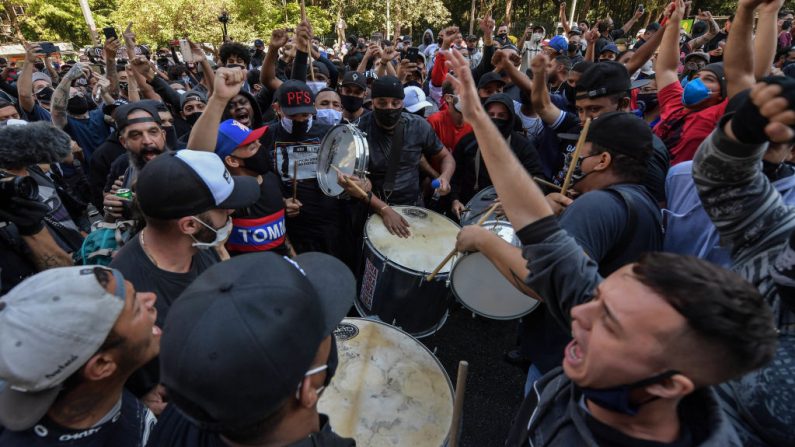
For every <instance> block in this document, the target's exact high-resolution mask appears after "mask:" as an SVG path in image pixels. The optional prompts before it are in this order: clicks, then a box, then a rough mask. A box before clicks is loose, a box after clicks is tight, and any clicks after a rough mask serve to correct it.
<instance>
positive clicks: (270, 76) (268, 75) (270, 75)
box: [259, 29, 287, 92]
mask: <svg viewBox="0 0 795 447" xmlns="http://www.w3.org/2000/svg"><path fill="white" fill-rule="evenodd" d="M286 43H287V31H286V30H283V29H275V30H273V32H272V33H271V41H270V43H269V44H268V53H267V54H266V55H265V60H264V61H262V68H261V70H260V75H259V80H260V82H262V85H263V86H265V88H267V89H268V90H270V91H272V92H275V91H276V90H278V88H279V86H281V85H282V81H281V79H278V78H277V77H276V62H277V59H278V58H279V48H281V47H283V46H284V45H285V44H286Z"/></svg>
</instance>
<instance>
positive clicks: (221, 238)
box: [190, 216, 232, 250]
mask: <svg viewBox="0 0 795 447" xmlns="http://www.w3.org/2000/svg"><path fill="white" fill-rule="evenodd" d="M191 217H192V218H194V219H195V220H196V221H197V222H199V223H200V224H202V225H204V226H205V227H207V228H209V229H210V230H212V232H213V233H215V240H213V241H212V242H199V241H198V240H197V239H196V238H195V237H193V235H192V234H191V235H190V237H191V239H193V244H192V245H193V246H194V247H196V248H198V249H199V250H207V249H210V248H215V247H217V246H219V245H221V244H223V243H224V242H225V241H226V240H227V239H228V238H229V235H230V234H232V218H231V217H227V218H226V224H225V225H224V226H223V227H221V228H219V229H217V230H216V229H215V228H213V227H211V226H210V225H207V224H206V223H204V222H202V221H201V219H199V218H198V217H196V216H191Z"/></svg>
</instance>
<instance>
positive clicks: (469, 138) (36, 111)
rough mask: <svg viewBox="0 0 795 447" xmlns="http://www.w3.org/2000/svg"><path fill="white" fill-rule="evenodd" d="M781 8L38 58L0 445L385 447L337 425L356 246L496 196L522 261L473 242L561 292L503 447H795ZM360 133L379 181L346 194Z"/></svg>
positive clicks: (0, 152) (12, 273)
mask: <svg viewBox="0 0 795 447" xmlns="http://www.w3.org/2000/svg"><path fill="white" fill-rule="evenodd" d="M783 3H784V2H783V0H740V1H739V2H738V5H737V9H736V11H735V13H734V14H733V15H731V16H730V17H729V18H728V19H726V20H725V21H723V23H718V22H717V21H716V20H715V19H714V18H713V15H712V14H711V13H710V12H709V11H701V10H695V11H692V12H691V5H690V3H689V2H687V3H686V2H683V1H682V0H676V1H674V2H672V3H670V5H668V7H667V8H666V9H665V12H664V13H663V14H662V15H661V16H660V17H651V18H646V20H645V23H647V25H646V26H645V28H643V29H641V30H639V31H638V30H637V28H638V27H639V26H638V23H639V22H640V23H643V22H644V16H645V15H646V14H647V11H645V10H644V9H643V7H639V8H638V10H637V12H636V13H635V15H634V16H633V17H632V18H631V19H630V20H629V21H627V22H626V23H625V24H623V25H622V26H621V27H620V28H619V27H618V25H617V24H615V23H614V22H613V19H611V18H610V17H606V18H602V19H600V20H597V21H595V22H594V23H589V22H588V21H585V20H582V21H580V22H579V23H576V24H575V23H569V21H568V20H567V18H566V14H565V3H564V4H563V5H561V13H560V20H561V24H562V34H554V33H552V34H551V33H550V31H549V30H545V29H544V27H542V26H538V25H533V24H530V25H528V26H527V28H526V29H525V30H523V31H522V32H523V33H522V34H521V35H520V36H519V37H517V36H513V35H511V27H510V26H509V24H498V23H495V21H494V20H493V19H492V18H491V17H490V16H488V15H487V16H486V17H484V18H482V19H480V20H479V21H478V28H479V33H478V35H463V34H462V33H461V30H460V29H459V28H458V27H457V26H450V27H446V28H444V29H441V30H430V29H429V30H426V31H425V32H424V33H423V34H422V35H421V36H419V39H415V38H414V37H412V36H407V35H401V34H400V32H399V30H398V32H396V33H395V36H394V38H387V37H386V36H384V35H383V34H381V33H375V34H373V35H372V36H370V38H364V37H357V36H354V35H346V32H345V30H346V28H345V24H344V22H340V23H338V24H337V26H336V28H337V34H338V41H337V42H336V43H335V44H334V45H330V46H325V45H323V44H322V43H321V41H320V39H318V38H317V37H316V36H315V33H314V30H313V27H312V24H311V23H310V22H309V21H307V20H306V19H304V20H302V21H301V23H300V24H299V25H298V26H297V27H296V28H295V29H294V30H287V29H276V30H273V32H272V34H271V36H270V40H269V41H267V42H266V41H263V40H256V41H255V42H254V46H253V48H251V47H249V46H247V45H244V44H241V43H238V42H232V41H229V42H226V43H224V44H223V45H222V46H220V48H219V49H218V52H217V54H212V55H211V54H208V52H207V51H205V50H206V49H205V48H204V47H203V46H202V45H200V44H197V43H193V42H188V44H189V51H188V52H187V53H186V52H185V51H182V52H181V51H180V49H179V47H175V48H160V49H157V50H151V51H150V50H149V49H148V47H145V46H141V45H139V44H140V42H136V36H135V33H134V28H135V26H134V24H131V25H129V26H127V28H126V30H124V31H123V32H122V33H120V35H121V36H120V38H115V37H112V36H111V37H108V38H107V39H106V40H105V42H104V46H103V49H102V52H101V53H102V54H99V53H97V52H88V53H86V54H83V55H81V56H80V58H79V60H78V61H72V60H68V61H65V62H63V63H56V62H55V61H53V60H52V59H51V57H50V56H51V55H50V54H49V53H47V52H46V51H45V49H43V45H41V44H38V43H25V50H26V55H25V61H24V64H22V66H21V67H11V66H10V65H9V64H8V62H7V61H5V60H0V68H2V69H3V73H2V79H0V121H1V122H0V276H1V282H0V285H1V286H2V293H3V296H2V297H0V446H50V445H75V446H78V445H86V446H145V445H148V446H242V445H262V446H265V445H268V446H271V445H272V446H276V445H279V446H282V445H283V446H287V445H289V446H326V445H329V446H350V445H355V444H356V443H358V444H359V445H367V442H366V441H364V440H360V439H351V438H347V437H343V436H340V435H338V434H336V433H335V432H334V428H335V427H334V426H333V425H332V424H331V423H330V421H329V417H328V416H327V415H325V414H322V413H321V412H320V411H319V410H318V406H317V404H318V400H319V399H320V397H321V396H322V393H323V391H324V390H325V389H326V388H328V387H329V386H330V384H331V382H332V380H334V379H333V377H334V374H335V371H336V369H337V365H338V363H339V362H340V361H341V359H340V358H339V355H338V352H337V349H338V348H337V340H336V338H335V335H334V331H335V328H336V327H337V325H338V324H339V323H340V322H341V320H342V319H343V318H344V317H345V316H346V315H356V313H355V312H356V311H355V310H352V309H353V305H354V299H355V297H356V296H357V294H358V293H360V291H361V290H363V289H364V286H363V285H362V275H363V272H362V270H363V267H362V265H363V263H364V261H363V257H364V255H363V254H362V246H363V240H365V239H366V238H365V235H364V233H365V223H366V222H368V221H369V220H370V219H372V217H371V216H377V217H378V218H379V220H378V221H379V222H383V226H384V227H386V230H387V231H388V232H389V233H391V234H393V235H396V236H398V237H400V238H406V240H410V238H411V237H412V235H413V231H414V229H413V227H412V225H411V224H410V222H409V220H407V217H406V215H405V214H403V213H402V212H401V211H400V210H401V209H402V208H403V207H419V208H423V209H426V210H430V211H433V212H435V213H438V214H442V215H445V216H447V217H449V218H450V219H452V220H453V221H455V222H459V221H463V219H462V215H464V214H465V213H467V212H471V211H472V208H471V205H470V203H471V202H472V201H473V200H474V199H475V198H476V197H477V196H478V195H479V193H481V192H482V191H484V189H486V188H489V187H492V188H493V189H494V191H495V193H496V197H498V203H499V206H498V208H497V211H496V212H497V213H498V215H500V216H503V218H504V219H507V221H508V222H509V223H510V225H511V226H512V228H513V229H514V231H515V235H516V237H517V238H518V241H520V243H519V244H512V243H510V242H508V241H506V240H504V239H503V238H502V237H500V235H497V234H495V233H494V232H492V231H489V229H488V228H486V227H483V226H480V225H464V226H463V227H462V229H461V230H460V232H459V233H458V235H457V242H456V247H455V248H457V249H458V251H459V252H462V253H464V252H480V253H482V254H483V255H485V256H486V258H487V259H488V260H489V261H490V262H491V263H492V264H493V266H494V267H496V268H497V270H499V272H500V273H501V274H502V275H503V276H504V277H505V279H506V280H507V281H509V282H510V284H512V285H513V287H515V288H516V289H518V290H520V291H522V292H523V293H525V294H527V295H528V296H532V297H534V298H536V299H539V300H541V301H542V304H541V305H540V306H539V307H538V308H536V309H535V310H534V311H533V312H531V313H530V314H528V315H525V316H524V317H523V318H521V320H520V322H519V323H518V337H517V339H518V341H517V343H516V346H506V347H505V348H506V351H510V352H509V353H508V355H507V360H508V361H509V362H511V363H514V364H517V365H520V366H521V367H522V368H524V369H525V370H526V371H527V382H526V385H525V387H524V389H523V390H516V393H517V399H518V400H520V399H519V397H518V396H524V397H523V398H524V400H523V402H522V404H521V408H520V410H519V412H518V414H517V415H516V417H515V419H514V420H513V423H512V428H511V430H510V432H508V433H505V438H506V439H505V440H496V439H495V440H494V445H501V444H505V445H510V446H520V445H522V446H525V445H555V446H573V445H605V446H606V445H611V446H671V447H686V446H734V445H737V446H754V447H755V446H787V445H793V443H794V442H795V406H793V404H792V402H795V387H793V385H792V377H795V232H794V230H795V211H794V210H793V208H791V205H793V204H795V164H793V162H792V149H793V144H795V47H793V38H792V37H793V32H794V31H793V28H792V19H793V13H792V12H791V11H787V10H784V9H783ZM688 17H694V18H695V22H694V24H693V26H692V29H691V30H690V32H689V33H688V32H685V31H684V29H683V28H682V27H681V23H682V20H683V19H685V18H688ZM517 34H518V33H517ZM415 37H416V36H415ZM136 48H139V49H141V48H143V49H144V51H140V50H139V51H136V50H135V49H136ZM120 56H123V57H120ZM340 125H344V126H345V127H343V129H345V130H344V131H345V132H350V133H352V134H355V135H358V138H360V139H361V140H363V141H364V142H366V145H367V147H368V148H369V158H368V159H367V165H366V167H365V168H364V169H361V170H360V171H358V172H356V173H354V175H350V174H348V173H342V172H340V173H338V174H336V175H332V176H331V178H333V179H334V180H335V181H336V184H335V185H334V186H335V187H337V188H340V189H341V190H342V191H343V193H342V194H339V195H337V196H331V195H329V194H328V191H327V190H326V185H324V184H322V183H321V182H320V181H319V180H318V170H320V169H321V168H320V167H319V166H320V165H319V163H320V161H319V158H322V156H321V155H320V152H321V146H322V145H323V144H324V138H325V137H327V136H328V135H332V133H333V132H336V131H338V130H339V129H340ZM452 248H453V247H452V246H451V247H443V252H441V253H438V257H439V259H440V260H441V258H442V257H443V256H444V252H446V251H447V250H449V249H452ZM357 284H358V286H357ZM387 322H388V321H387ZM506 324H510V323H506ZM495 367H510V366H508V365H496V366H495ZM464 430H465V431H466V427H464Z"/></svg>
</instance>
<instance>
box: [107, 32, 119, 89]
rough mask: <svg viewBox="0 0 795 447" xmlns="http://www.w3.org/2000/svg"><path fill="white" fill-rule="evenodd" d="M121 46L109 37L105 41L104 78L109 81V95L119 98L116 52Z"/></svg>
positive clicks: (116, 40) (113, 38)
mask: <svg viewBox="0 0 795 447" xmlns="http://www.w3.org/2000/svg"><path fill="white" fill-rule="evenodd" d="M120 46H121V44H120V43H119V41H118V39H116V38H115V37H111V38H110V39H107V40H106V41H105V77H106V78H108V81H110V94H111V95H112V96H114V97H117V96H119V74H118V73H117V72H116V50H117V49H119V47H120Z"/></svg>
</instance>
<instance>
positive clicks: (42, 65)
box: [33, 62, 44, 71]
mask: <svg viewBox="0 0 795 447" xmlns="http://www.w3.org/2000/svg"><path fill="white" fill-rule="evenodd" d="M33 66H34V67H36V70H39V71H41V70H44V64H43V63H41V62H36V63H35V64H33Z"/></svg>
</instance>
